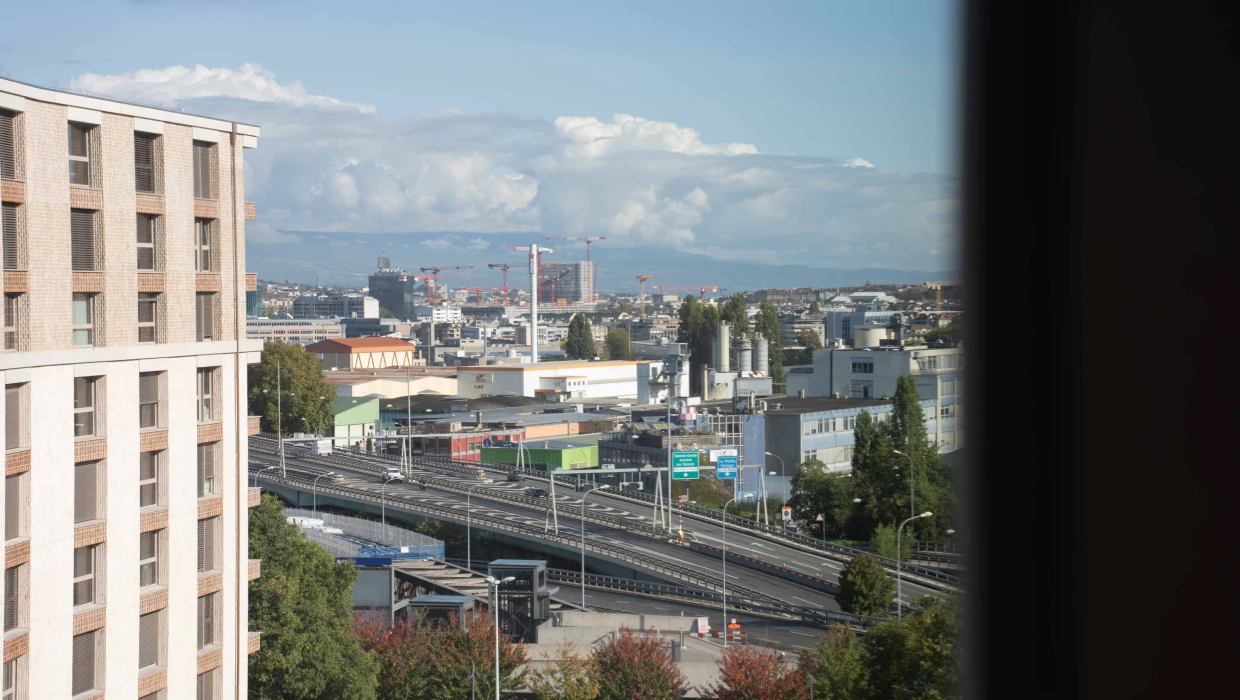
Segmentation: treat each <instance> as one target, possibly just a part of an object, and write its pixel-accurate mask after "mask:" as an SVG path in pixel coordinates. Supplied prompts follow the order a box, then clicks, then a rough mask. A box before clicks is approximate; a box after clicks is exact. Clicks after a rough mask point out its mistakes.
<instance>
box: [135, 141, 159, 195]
mask: <svg viewBox="0 0 1240 700" xmlns="http://www.w3.org/2000/svg"><path fill="white" fill-rule="evenodd" d="M158 139H159V137H158V136H156V135H154V134H138V133H135V134H134V135H133V171H134V189H135V190H137V191H138V192H149V193H151V194H154V193H155V142H156V141H157V140H158Z"/></svg>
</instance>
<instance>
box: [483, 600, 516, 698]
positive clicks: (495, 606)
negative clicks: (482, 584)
mask: <svg viewBox="0 0 1240 700" xmlns="http://www.w3.org/2000/svg"><path fill="white" fill-rule="evenodd" d="M516 579H517V577H516V576H508V577H506V578H502V579H498V580H497V579H496V578H495V577H494V576H487V578H486V582H487V583H489V584H491V587H492V588H493V589H494V596H495V603H494V605H493V606H492V608H493V610H494V612H495V700H499V587H500V584H503V583H510V582H512V581H515V580H516Z"/></svg>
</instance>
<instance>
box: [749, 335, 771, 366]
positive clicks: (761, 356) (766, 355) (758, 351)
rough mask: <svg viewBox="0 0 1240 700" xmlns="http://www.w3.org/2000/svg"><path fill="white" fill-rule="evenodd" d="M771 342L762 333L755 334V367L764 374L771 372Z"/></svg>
mask: <svg viewBox="0 0 1240 700" xmlns="http://www.w3.org/2000/svg"><path fill="white" fill-rule="evenodd" d="M770 353H771V350H770V344H769V343H768V342H767V340H766V338H764V337H763V336H762V334H761V333H754V334H753V368H754V370H755V371H757V372H761V373H762V374H763V376H766V375H768V374H770V373H771V355H770Z"/></svg>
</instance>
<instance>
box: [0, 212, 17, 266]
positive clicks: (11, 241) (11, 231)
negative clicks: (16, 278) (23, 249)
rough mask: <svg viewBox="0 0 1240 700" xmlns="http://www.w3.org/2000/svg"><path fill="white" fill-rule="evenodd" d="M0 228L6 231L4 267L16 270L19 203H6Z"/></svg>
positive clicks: (0, 219) (0, 217) (0, 220)
mask: <svg viewBox="0 0 1240 700" xmlns="http://www.w3.org/2000/svg"><path fill="white" fill-rule="evenodd" d="M0 229H3V233H4V237H3V238H4V269H6V270H16V269H17V265H18V259H17V205H16V204H5V205H4V210H3V215H2V216H0Z"/></svg>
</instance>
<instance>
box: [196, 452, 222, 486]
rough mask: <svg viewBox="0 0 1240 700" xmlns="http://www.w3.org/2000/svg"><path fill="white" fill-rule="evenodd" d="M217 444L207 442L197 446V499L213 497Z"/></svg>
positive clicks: (217, 455) (217, 453)
mask: <svg viewBox="0 0 1240 700" xmlns="http://www.w3.org/2000/svg"><path fill="white" fill-rule="evenodd" d="M218 448H219V443H218V442H207V443H203V444H201V445H199V446H198V497H199V498H204V497H206V496H214V495H216V494H217V493H219V492H218V491H217V490H216V481H215V472H216V460H217V459H218V458H219V449H218Z"/></svg>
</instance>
